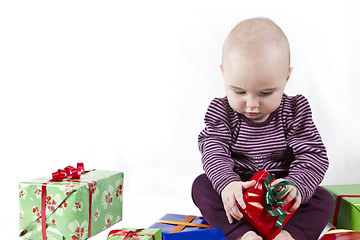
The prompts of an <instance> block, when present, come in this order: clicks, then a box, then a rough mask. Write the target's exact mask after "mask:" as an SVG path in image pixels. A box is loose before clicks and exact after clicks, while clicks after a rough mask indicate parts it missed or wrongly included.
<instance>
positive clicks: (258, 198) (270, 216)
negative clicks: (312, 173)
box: [238, 170, 296, 239]
mask: <svg viewBox="0 0 360 240" xmlns="http://www.w3.org/2000/svg"><path fill="white" fill-rule="evenodd" d="M251 180H255V181H256V184H255V186H253V187H251V188H249V189H247V190H246V191H245V192H244V194H243V198H244V202H245V204H246V208H245V209H242V208H241V207H240V205H239V204H238V206H239V209H240V211H241V212H242V214H243V215H244V216H243V218H244V219H245V220H246V221H247V222H248V223H250V224H251V225H252V226H253V227H254V228H255V229H256V230H257V231H258V232H259V233H260V234H261V235H262V236H263V237H265V238H266V239H273V238H275V237H276V236H277V235H278V234H279V233H280V231H281V229H282V228H283V227H284V226H285V224H286V223H287V222H288V221H289V219H290V218H291V217H292V215H293V214H294V213H295V211H296V210H294V211H291V212H290V211H289V209H290V208H291V206H292V205H293V204H294V201H295V199H294V200H293V201H291V202H289V203H288V204H286V205H284V206H281V205H282V204H283V202H282V201H281V200H278V199H277V196H282V195H284V194H285V192H286V185H294V184H293V183H292V182H290V181H282V182H280V183H278V184H276V185H274V186H270V184H271V183H272V182H273V181H274V180H275V178H274V176H273V175H271V174H269V172H267V171H266V170H263V171H259V172H257V173H255V175H254V176H253V177H252V178H251V179H250V181H251Z"/></svg>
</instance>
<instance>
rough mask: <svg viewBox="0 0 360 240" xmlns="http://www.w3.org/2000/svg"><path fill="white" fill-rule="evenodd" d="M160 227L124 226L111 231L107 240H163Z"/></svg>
mask: <svg viewBox="0 0 360 240" xmlns="http://www.w3.org/2000/svg"><path fill="white" fill-rule="evenodd" d="M161 239H162V238H161V230H160V229H155V228H154V229H137V228H122V229H116V230H112V231H110V232H109V235H108V238H107V240H161Z"/></svg>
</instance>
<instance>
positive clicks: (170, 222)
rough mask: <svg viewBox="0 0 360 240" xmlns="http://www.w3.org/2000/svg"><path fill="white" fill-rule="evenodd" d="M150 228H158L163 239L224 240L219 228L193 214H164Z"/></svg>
mask: <svg viewBox="0 0 360 240" xmlns="http://www.w3.org/2000/svg"><path fill="white" fill-rule="evenodd" d="M150 228H160V229H161V234H162V238H163V240H183V239H186V240H226V238H225V236H224V234H223V233H222V231H221V229H220V228H218V227H217V228H211V227H210V226H209V225H208V223H207V222H206V221H205V219H204V218H203V217H197V216H193V215H188V216H187V215H179V214H166V215H165V216H163V217H162V218H161V219H160V220H159V221H158V222H156V223H155V224H153V225H152V226H151V227H150Z"/></svg>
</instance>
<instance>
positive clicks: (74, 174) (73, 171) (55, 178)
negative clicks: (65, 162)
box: [50, 163, 85, 182]
mask: <svg viewBox="0 0 360 240" xmlns="http://www.w3.org/2000/svg"><path fill="white" fill-rule="evenodd" d="M83 171H85V169H84V164H83V163H77V168H74V167H73V166H67V167H66V168H64V169H59V170H58V171H57V172H54V173H52V179H51V180H50V181H51V182H61V181H62V180H63V179H64V178H69V179H79V178H80V176H81V173H82V172H83Z"/></svg>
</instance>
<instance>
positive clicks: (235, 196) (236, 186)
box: [221, 180, 256, 224]
mask: <svg viewBox="0 0 360 240" xmlns="http://www.w3.org/2000/svg"><path fill="white" fill-rule="evenodd" d="M255 183H256V182H255V180H252V181H248V182H242V181H234V182H231V183H229V184H228V185H226V187H225V188H224V189H223V190H222V191H221V199H222V202H223V204H224V209H225V212H226V216H227V218H228V220H229V223H230V224H231V223H233V218H235V219H236V220H238V221H239V220H240V219H241V218H242V217H243V215H242V213H241V212H240V210H239V207H238V206H237V203H239V205H240V206H241V208H243V209H244V208H246V205H245V202H244V199H243V192H244V191H245V190H246V189H248V188H251V187H252V186H254V185H255Z"/></svg>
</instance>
